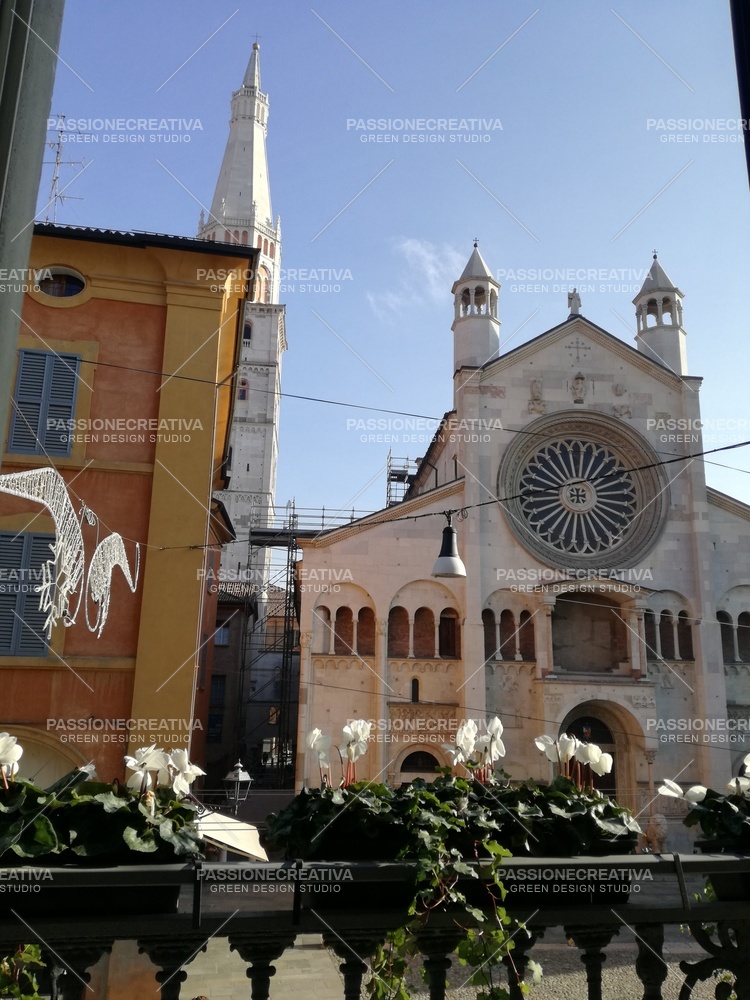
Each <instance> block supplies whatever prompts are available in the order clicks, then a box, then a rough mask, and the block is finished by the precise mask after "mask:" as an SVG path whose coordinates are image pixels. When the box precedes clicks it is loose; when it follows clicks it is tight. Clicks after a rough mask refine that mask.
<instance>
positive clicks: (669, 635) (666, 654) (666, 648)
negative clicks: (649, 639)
mask: <svg viewBox="0 0 750 1000" xmlns="http://www.w3.org/2000/svg"><path fill="white" fill-rule="evenodd" d="M659 640H660V642H661V655H662V657H663V658H664V659H665V660H673V659H674V658H675V648H674V618H673V617H672V612H671V611H670V610H669V609H668V608H665V609H664V610H663V611H662V612H661V614H660V615H659Z"/></svg>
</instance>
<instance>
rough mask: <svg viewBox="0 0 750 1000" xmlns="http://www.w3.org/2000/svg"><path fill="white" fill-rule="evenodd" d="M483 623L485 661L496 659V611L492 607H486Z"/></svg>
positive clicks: (483, 613)
mask: <svg viewBox="0 0 750 1000" xmlns="http://www.w3.org/2000/svg"><path fill="white" fill-rule="evenodd" d="M482 625H483V627H484V661H485V663H487V661H488V660H494V659H496V655H497V654H496V646H497V641H496V635H497V630H496V627H495V612H494V611H492V610H491V609H490V608H485V609H484V611H483V612H482Z"/></svg>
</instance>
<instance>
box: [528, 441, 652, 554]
mask: <svg viewBox="0 0 750 1000" xmlns="http://www.w3.org/2000/svg"><path fill="white" fill-rule="evenodd" d="M591 480H594V482H592V481H591ZM521 490H522V491H523V492H524V494H525V496H524V497H523V498H522V500H521V509H522V511H523V514H524V516H525V518H526V521H527V523H528V524H529V526H530V527H531V528H532V529H533V530H534V532H535V534H537V535H538V536H539V537H541V538H543V539H544V540H545V541H546V542H547V543H548V544H550V545H552V546H553V547H554V548H556V549H558V550H559V551H561V552H572V553H574V554H576V555H588V554H590V553H595V552H600V551H602V550H603V549H607V548H609V547H610V546H611V545H612V542H613V540H615V541H616V540H618V539H619V538H620V537H622V535H623V533H624V531H625V530H626V529H627V527H628V525H629V524H630V522H631V521H632V520H633V519H634V518H635V517H636V514H637V506H636V490H635V484H634V482H633V479H632V477H631V475H630V473H629V472H628V471H627V469H626V466H625V465H624V464H623V463H622V462H620V460H619V459H618V457H617V456H616V455H615V454H614V452H613V451H611V450H610V449H609V448H607V447H606V445H602V444H598V443H596V442H593V441H576V440H565V441H555V442H554V443H551V444H548V445H545V446H543V447H542V448H540V449H539V451H538V452H537V453H536V455H535V456H534V457H533V458H532V459H531V461H530V462H529V464H528V466H527V468H526V470H525V472H524V475H523V476H522V478H521Z"/></svg>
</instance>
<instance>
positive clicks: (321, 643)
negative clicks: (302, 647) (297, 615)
mask: <svg viewBox="0 0 750 1000" xmlns="http://www.w3.org/2000/svg"><path fill="white" fill-rule="evenodd" d="M311 641H312V652H313V653H328V652H329V651H330V648H331V609H330V608H329V607H328V606H327V605H326V604H319V605H318V606H317V607H316V608H315V609H314V610H313V627H312V640H311Z"/></svg>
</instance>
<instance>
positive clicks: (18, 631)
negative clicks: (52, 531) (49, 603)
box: [0, 531, 55, 656]
mask: <svg viewBox="0 0 750 1000" xmlns="http://www.w3.org/2000/svg"><path fill="white" fill-rule="evenodd" d="M54 541H55V536H54V535H41V534H33V533H30V532H28V533H25V534H16V533H15V532H12V531H3V532H0V656H46V655H47V648H48V645H49V643H48V640H47V634H46V631H45V628H44V623H45V620H46V617H47V615H46V612H44V611H41V610H40V609H39V592H38V591H37V589H36V588H37V587H39V586H40V584H41V582H42V565H43V564H44V563H45V562H47V561H48V560H49V559H50V558H51V556H52V553H51V551H50V546H51V545H53V544H54Z"/></svg>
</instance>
